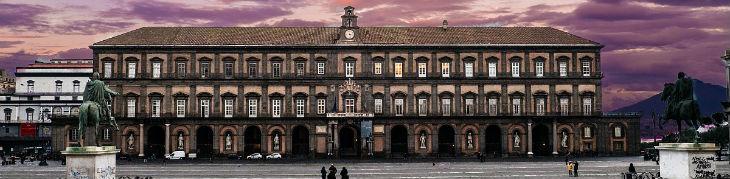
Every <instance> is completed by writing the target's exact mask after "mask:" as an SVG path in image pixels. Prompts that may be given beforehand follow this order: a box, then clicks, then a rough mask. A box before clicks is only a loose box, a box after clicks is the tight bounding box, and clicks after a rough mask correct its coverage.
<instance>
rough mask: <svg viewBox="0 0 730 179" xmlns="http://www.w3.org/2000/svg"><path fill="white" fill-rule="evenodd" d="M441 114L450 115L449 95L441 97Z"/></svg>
mask: <svg viewBox="0 0 730 179" xmlns="http://www.w3.org/2000/svg"><path fill="white" fill-rule="evenodd" d="M441 115H442V116H451V97H450V96H443V95H442V97H441Z"/></svg>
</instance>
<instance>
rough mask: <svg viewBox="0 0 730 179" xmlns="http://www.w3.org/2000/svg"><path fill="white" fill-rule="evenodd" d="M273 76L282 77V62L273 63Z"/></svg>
mask: <svg viewBox="0 0 730 179" xmlns="http://www.w3.org/2000/svg"><path fill="white" fill-rule="evenodd" d="M271 76H273V77H274V78H281V62H274V63H271Z"/></svg>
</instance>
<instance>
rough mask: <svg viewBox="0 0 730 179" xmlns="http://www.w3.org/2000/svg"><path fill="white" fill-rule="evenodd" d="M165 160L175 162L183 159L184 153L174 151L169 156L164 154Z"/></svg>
mask: <svg viewBox="0 0 730 179" xmlns="http://www.w3.org/2000/svg"><path fill="white" fill-rule="evenodd" d="M165 158H167V159H170V160H177V159H183V158H185V151H174V152H172V153H171V154H165Z"/></svg>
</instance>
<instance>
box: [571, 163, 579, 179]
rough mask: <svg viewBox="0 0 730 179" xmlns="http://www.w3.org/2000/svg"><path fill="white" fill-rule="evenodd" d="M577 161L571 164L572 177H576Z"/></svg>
mask: <svg viewBox="0 0 730 179" xmlns="http://www.w3.org/2000/svg"><path fill="white" fill-rule="evenodd" d="M578 164H580V163H578V161H574V162H573V176H574V177H578Z"/></svg>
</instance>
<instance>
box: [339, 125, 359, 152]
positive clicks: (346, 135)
mask: <svg viewBox="0 0 730 179" xmlns="http://www.w3.org/2000/svg"><path fill="white" fill-rule="evenodd" d="M339 138H340V140H339V141H338V142H339V144H340V146H339V150H340V157H356V156H359V154H360V150H359V149H360V147H359V146H360V145H358V143H357V142H358V140H357V139H358V135H357V130H355V128H353V127H351V126H345V127H342V128H341V129H340V132H339Z"/></svg>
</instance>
